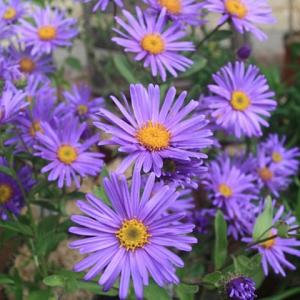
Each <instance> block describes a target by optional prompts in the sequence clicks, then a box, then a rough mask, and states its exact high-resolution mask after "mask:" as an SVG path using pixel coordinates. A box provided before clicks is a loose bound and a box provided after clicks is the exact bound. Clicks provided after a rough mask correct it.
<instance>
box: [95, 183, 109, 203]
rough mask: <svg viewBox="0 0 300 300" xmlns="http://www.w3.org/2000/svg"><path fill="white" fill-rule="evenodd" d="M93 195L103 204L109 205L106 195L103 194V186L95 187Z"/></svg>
mask: <svg viewBox="0 0 300 300" xmlns="http://www.w3.org/2000/svg"><path fill="white" fill-rule="evenodd" d="M93 194H94V195H95V196H96V197H97V198H99V199H100V200H102V201H103V202H104V203H106V204H108V205H111V203H110V201H109V199H108V197H107V195H106V193H105V190H104V188H103V186H97V187H95V188H94V190H93Z"/></svg>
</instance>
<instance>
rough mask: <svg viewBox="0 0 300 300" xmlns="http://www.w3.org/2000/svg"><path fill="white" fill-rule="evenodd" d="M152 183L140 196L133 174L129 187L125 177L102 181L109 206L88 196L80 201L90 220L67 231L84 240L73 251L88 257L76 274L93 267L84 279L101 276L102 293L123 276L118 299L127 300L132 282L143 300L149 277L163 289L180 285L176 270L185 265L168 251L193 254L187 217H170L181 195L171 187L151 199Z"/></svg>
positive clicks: (138, 181)
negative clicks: (144, 287)
mask: <svg viewBox="0 0 300 300" xmlns="http://www.w3.org/2000/svg"><path fill="white" fill-rule="evenodd" d="M154 182H155V175H154V174H153V173H152V174H151V175H150V176H149V177H148V180H147V182H146V185H145V186H143V192H141V188H142V186H141V175H140V174H139V173H134V176H133V181H132V184H131V188H130V189H129V188H128V185H127V182H126V179H125V176H123V175H120V176H118V175H116V174H112V175H111V176H110V178H109V179H108V178H105V179H104V189H105V191H106V193H107V195H108V198H109V200H110V202H111V207H109V206H107V205H106V204H104V203H103V202H102V201H101V200H100V199H97V198H96V197H95V196H93V195H91V194H88V195H87V197H86V198H87V202H83V201H78V206H79V208H80V209H81V210H82V211H83V212H84V213H85V214H86V215H87V216H80V215H75V216H72V221H73V222H75V223H77V224H78V225H80V226H79V227H71V228H70V229H69V231H70V232H71V233H74V234H77V235H81V236H83V237H84V238H83V239H81V240H77V241H74V242H72V243H71V244H70V247H71V248H73V249H79V251H80V253H85V254H89V255H88V256H87V257H86V258H84V259H83V260H82V261H81V262H79V263H77V264H76V265H75V266H74V270H75V271H76V272H81V271H83V270H86V269H89V271H88V272H87V274H86V275H85V277H84V279H85V280H90V279H92V278H94V277H95V276H97V275H99V274H101V277H100V279H99V284H100V285H102V286H103V290H104V291H107V290H109V289H110V288H111V287H112V286H113V284H114V282H115V281H116V280H117V279H118V278H119V277H120V288H119V297H120V299H126V297H127V295H128V290H129V285H130V279H132V282H133V287H134V291H135V294H136V297H137V299H143V286H144V285H148V284H149V277H150V276H151V277H152V278H153V280H154V281H155V282H156V283H157V284H158V285H159V286H161V287H162V286H164V285H166V284H178V283H179V279H178V277H177V275H176V273H175V272H176V267H183V265H184V263H183V261H182V260H181V258H179V257H178V256H177V255H176V254H175V253H173V252H171V251H170V250H169V249H168V248H169V247H172V248H176V249H178V250H181V251H191V244H193V243H196V242H197V240H196V239H195V238H194V237H190V236H187V234H188V233H190V232H192V230H193V227H194V225H192V224H182V223H181V222H180V219H182V218H183V217H184V213H182V212H181V213H173V214H169V215H168V216H166V211H167V210H168V208H169V207H170V206H171V205H172V204H173V203H174V202H175V201H176V199H177V197H178V194H177V193H176V192H175V190H174V189H173V188H170V187H169V186H162V187H161V189H160V190H159V191H158V192H156V193H155V194H154V195H153V196H151V194H152V190H153V187H154Z"/></svg>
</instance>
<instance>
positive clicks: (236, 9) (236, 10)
mask: <svg viewBox="0 0 300 300" xmlns="http://www.w3.org/2000/svg"><path fill="white" fill-rule="evenodd" d="M225 7H226V9H227V11H228V12H229V13H230V14H231V15H232V16H236V17H238V18H240V19H243V18H245V17H246V15H247V7H246V5H245V4H244V3H243V2H242V1H241V0H226V2H225Z"/></svg>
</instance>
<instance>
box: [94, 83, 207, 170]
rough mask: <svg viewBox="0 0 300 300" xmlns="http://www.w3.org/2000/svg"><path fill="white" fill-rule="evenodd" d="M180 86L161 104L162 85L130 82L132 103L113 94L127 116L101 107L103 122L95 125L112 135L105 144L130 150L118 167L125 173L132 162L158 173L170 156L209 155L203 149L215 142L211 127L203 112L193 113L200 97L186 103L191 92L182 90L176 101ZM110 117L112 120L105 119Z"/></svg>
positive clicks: (189, 157)
mask: <svg viewBox="0 0 300 300" xmlns="http://www.w3.org/2000/svg"><path fill="white" fill-rule="evenodd" d="M175 95H176V90H175V88H174V87H172V88H170V89H169V90H168V92H167V94H166V96H165V99H164V101H163V104H162V106H161V107H160V88H159V86H157V85H155V86H154V85H152V84H150V85H149V86H148V89H146V88H145V87H143V86H142V85H141V84H136V85H134V84H132V85H131V86H130V96H131V104H132V107H129V105H128V102H127V100H126V99H125V106H124V105H123V104H121V103H120V101H119V100H118V99H116V98H115V97H113V96H112V97H111V98H112V100H113V102H114V103H115V104H116V106H117V107H118V108H119V110H120V112H121V113H122V115H123V117H124V119H121V118H120V117H118V116H116V115H114V114H113V113H111V112H110V111H108V110H106V109H103V108H102V109H100V116H101V117H102V120H101V122H96V123H95V125H96V126H97V127H99V128H100V129H102V130H103V131H104V132H106V133H109V134H110V135H112V137H111V138H110V139H109V140H107V141H103V142H101V144H116V145H119V151H120V152H125V153H128V156H127V157H126V158H125V159H124V160H123V162H122V163H121V165H120V166H119V168H118V172H120V173H122V172H123V171H124V170H126V169H127V168H128V167H129V166H130V164H131V163H133V162H135V167H136V168H137V169H138V170H140V169H142V168H143V170H144V172H145V173H148V172H149V171H150V170H154V172H155V174H156V175H157V176H160V175H161V169H162V167H163V163H164V161H165V160H166V159H176V160H179V161H187V162H189V161H190V160H191V159H193V158H194V159H201V158H206V155H205V154H202V153H200V152H199V150H201V149H203V148H205V147H208V146H210V145H211V143H212V142H211V140H210V139H209V137H210V136H211V135H212V133H211V132H210V130H207V129H206V128H205V126H206V124H207V121H206V120H205V117H204V116H203V115H199V114H198V115H193V111H194V110H195V109H196V107H197V105H198V104H197V102H196V101H191V102H190V103H188V104H186V105H184V99H185V97H186V95H187V93H186V92H182V93H181V94H180V95H179V96H178V98H177V99H176V101H175ZM104 120H106V121H107V122H108V124H107V123H105V122H103V121H104Z"/></svg>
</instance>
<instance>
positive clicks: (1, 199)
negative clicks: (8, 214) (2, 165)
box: [0, 183, 13, 204]
mask: <svg viewBox="0 0 300 300" xmlns="http://www.w3.org/2000/svg"><path fill="white" fill-rule="evenodd" d="M12 194H13V191H12V188H11V186H9V185H8V184H5V183H1V184H0V204H4V203H6V202H8V201H9V200H10V198H11V196H12Z"/></svg>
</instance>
